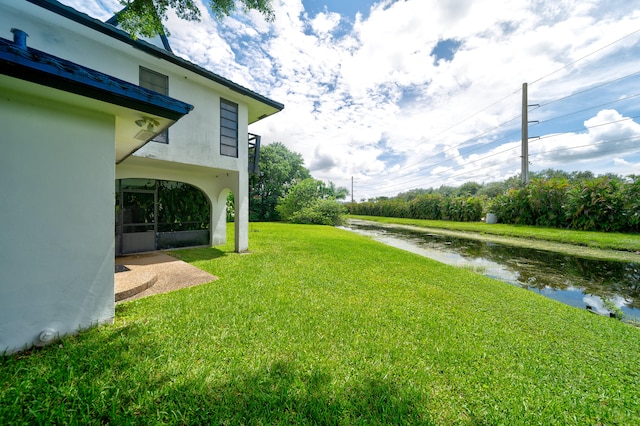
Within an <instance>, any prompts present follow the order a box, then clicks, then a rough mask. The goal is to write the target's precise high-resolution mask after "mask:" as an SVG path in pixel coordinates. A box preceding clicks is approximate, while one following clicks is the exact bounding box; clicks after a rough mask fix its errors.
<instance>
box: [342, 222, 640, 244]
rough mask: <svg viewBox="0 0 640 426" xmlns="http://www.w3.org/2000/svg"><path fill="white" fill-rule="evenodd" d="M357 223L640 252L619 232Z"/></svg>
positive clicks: (638, 240)
mask: <svg viewBox="0 0 640 426" xmlns="http://www.w3.org/2000/svg"><path fill="white" fill-rule="evenodd" d="M349 217H351V218H354V219H362V220H371V221H375V222H380V223H397V224H401V225H412V226H418V227H422V228H433V229H450V230H453V231H463V232H476V233H481V234H491V235H498V236H504V237H515V238H526V239H534V240H542V241H552V242H557V243H564V244H574V245H578V246H585V247H593V248H598V249H603V250H622V251H630V252H637V251H640V234H621V233H616V232H588V231H573V230H567V229H558V228H543V227H539V226H524V225H505V224H492V225H488V224H486V223H484V222H450V221H446V220H418V219H402V218H395V217H378V216H355V215H352V216H349Z"/></svg>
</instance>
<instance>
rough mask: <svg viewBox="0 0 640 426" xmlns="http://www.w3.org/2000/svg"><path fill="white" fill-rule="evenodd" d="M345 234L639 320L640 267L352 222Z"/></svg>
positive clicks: (625, 263) (572, 302)
mask: <svg viewBox="0 0 640 426" xmlns="http://www.w3.org/2000/svg"><path fill="white" fill-rule="evenodd" d="M345 229H349V230H352V231H355V232H357V233H360V234H363V235H368V236H371V237H372V238H374V239H375V240H378V241H380V242H383V243H385V244H388V245H390V246H393V247H397V248H400V249H403V250H407V251H410V252H413V253H416V254H420V255H422V256H425V257H429V258H431V259H434V260H437V261H439V262H442V263H446V264H449V265H455V266H459V267H463V268H468V269H471V270H473V271H475V272H478V273H481V274H484V275H486V276H489V277H491V278H495V279H498V280H501V281H505V282H508V283H510V284H513V285H517V286H520V287H523V288H526V289H529V290H531V291H535V292H537V293H539V294H542V295H544V296H547V297H550V298H552V299H555V300H558V301H561V302H563V303H566V304H568V305H572V306H576V307H579V308H582V309H584V308H585V307H586V306H587V305H589V306H591V307H592V308H593V310H594V311H596V312H598V313H601V314H607V313H608V310H607V309H606V308H605V307H604V306H603V298H605V299H607V300H609V301H610V302H612V303H614V304H615V305H616V306H618V307H619V308H620V309H622V311H623V312H624V313H625V314H626V315H627V316H633V317H640V285H639V283H640V265H639V264H638V263H628V262H612V261H600V260H592V259H584V258H579V257H574V256H569V255H564V254H559V253H553V252H547V251H542V250H533V249H526V248H520V247H512V246H506V245H502V244H496V243H489V242H483V241H476V240H467V239H462V238H455V237H450V236H445V235H439V234H429V233H425V232H419V231H412V230H408V229H404V228H393V227H388V226H381V225H380V226H378V225H371V224H363V223H358V222H351V223H350V224H349V226H348V227H346V228H345Z"/></svg>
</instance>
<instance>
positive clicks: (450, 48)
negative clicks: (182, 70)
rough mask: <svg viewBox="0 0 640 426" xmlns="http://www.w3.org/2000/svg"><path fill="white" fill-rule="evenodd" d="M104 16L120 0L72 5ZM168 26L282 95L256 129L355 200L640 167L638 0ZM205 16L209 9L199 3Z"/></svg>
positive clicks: (288, 0)
mask: <svg viewBox="0 0 640 426" xmlns="http://www.w3.org/2000/svg"><path fill="white" fill-rule="evenodd" d="M63 2H64V3H65V4H68V5H70V6H72V7H75V8H76V9H78V10H81V11H83V12H85V13H88V14H89V15H91V16H94V17H96V18H99V19H106V18H108V17H109V16H111V14H112V13H113V12H114V11H115V10H118V9H119V7H120V6H119V3H118V2H117V0H64V1H63ZM273 5H274V8H275V11H276V20H275V22H273V23H266V22H265V21H264V20H263V19H262V17H261V16H260V15H259V14H258V13H255V12H252V13H249V14H248V15H245V14H243V13H238V14H235V15H233V16H231V17H228V18H225V19H223V20H222V21H216V20H214V19H212V18H211V17H210V16H209V15H208V14H206V12H205V13H204V14H203V17H204V19H203V21H202V22H200V23H197V24H193V23H186V22H183V21H180V20H179V19H177V18H175V17H173V16H171V17H170V18H169V20H168V22H167V23H166V25H167V27H168V28H169V30H170V32H171V37H170V42H171V45H172V48H173V50H174V52H176V54H178V55H180V56H182V57H184V58H186V59H189V60H190V61H192V62H194V63H197V64H199V65H201V66H203V67H205V68H207V69H209V70H211V71H213V72H216V73H218V74H220V75H222V76H224V77H226V78H229V79H231V80H233V81H235V82H237V83H239V84H242V85H244V86H246V87H248V88H250V89H252V90H255V91H257V92H259V93H261V94H264V95H266V96H268V97H271V98H272V99H275V100H277V101H279V102H282V103H284V104H285V109H284V110H283V111H282V112H281V113H279V114H276V115H275V116H273V117H269V118H267V119H265V120H263V121H261V122H258V123H256V124H255V125H253V126H251V128H250V131H252V132H253V133H258V134H261V135H262V136H263V141H264V142H266V143H272V142H275V141H279V142H282V143H284V144H285V145H287V146H288V147H289V148H290V149H291V150H293V151H295V152H299V153H300V154H302V155H303V157H304V159H305V164H306V166H307V167H308V168H309V169H310V170H311V173H312V175H313V176H314V177H316V178H319V179H323V180H327V181H328V180H330V181H333V182H334V183H335V184H336V185H339V186H345V187H350V186H351V177H353V178H354V196H355V198H356V199H363V198H370V197H375V196H381V195H384V196H393V195H395V194H397V193H398V192H404V191H407V190H410V189H414V188H428V187H438V186H440V185H460V184H462V183H464V182H466V181H471V180H473V181H477V182H491V181H496V180H502V179H505V178H507V177H510V176H513V175H514V174H517V173H519V171H520V123H521V104H522V93H521V88H522V83H525V82H527V83H528V84H529V87H528V92H529V102H528V103H529V104H532V105H533V104H538V105H539V106H531V107H530V108H529V110H530V111H529V120H531V121H537V122H539V123H532V124H531V125H530V128H529V135H530V136H531V137H532V138H531V140H530V146H529V153H530V169H531V170H532V171H538V170H542V169H546V168H554V169H563V170H567V171H573V170H591V171H593V172H594V173H596V174H603V173H609V172H612V173H617V174H621V175H628V174H640V124H639V123H640V1H638V0H632V1H624V2H623V1H615V2H612V1H610V0H510V1H509V2H497V1H496V0H451V1H446V2H444V1H438V0H403V1H391V0H383V1H364V0H349V1H346V0H332V1H325V0H302V1H301V0H273ZM203 10H204V6H203Z"/></svg>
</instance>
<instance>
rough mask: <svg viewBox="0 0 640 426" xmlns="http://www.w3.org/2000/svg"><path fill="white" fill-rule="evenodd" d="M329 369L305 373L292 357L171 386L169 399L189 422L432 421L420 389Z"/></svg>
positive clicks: (327, 423)
mask: <svg viewBox="0 0 640 426" xmlns="http://www.w3.org/2000/svg"><path fill="white" fill-rule="evenodd" d="M332 381H333V380H332V377H331V375H330V374H329V373H327V372H326V371H317V370H315V371H312V372H308V373H301V372H300V369H297V368H296V367H295V366H294V365H293V364H292V363H288V362H283V361H278V362H274V363H272V364H271V365H270V366H268V368H266V369H264V370H262V371H258V372H253V373H250V374H249V373H247V374H240V375H238V376H237V377H235V378H234V380H233V381H232V382H227V383H224V384H218V385H215V384H214V385H211V386H208V385H207V384H206V383H199V384H195V383H194V384H190V385H186V386H185V385H183V386H179V387H175V388H172V389H171V391H170V392H169V393H168V394H167V396H166V397H167V400H166V401H165V403H168V404H173V403H175V402H178V403H179V404H180V406H179V407H176V408H177V411H178V412H181V413H184V414H185V418H183V419H180V420H181V421H185V422H194V421H195V422H197V423H200V422H202V423H218V424H322V425H333V424H353V423H357V424H428V423H430V422H429V421H428V420H427V419H423V418H421V416H420V414H419V410H418V408H417V407H419V406H420V401H421V398H420V396H419V395H415V394H414V395H412V394H411V393H410V392H408V391H407V389H406V388H403V387H402V386H400V385H398V384H395V383H392V382H389V381H388V380H385V379H383V378H366V379H364V380H362V381H360V382H354V383H353V384H352V385H351V386H349V387H347V388H338V387H335V386H333V384H332Z"/></svg>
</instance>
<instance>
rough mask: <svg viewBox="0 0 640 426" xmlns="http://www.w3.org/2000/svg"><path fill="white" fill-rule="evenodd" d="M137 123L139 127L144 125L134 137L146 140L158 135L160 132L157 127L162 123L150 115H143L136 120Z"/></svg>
mask: <svg viewBox="0 0 640 426" xmlns="http://www.w3.org/2000/svg"><path fill="white" fill-rule="evenodd" d="M136 124H137V125H138V127H142V130H140V131H139V132H138V133H137V134H136V135H135V136H134V137H135V138H136V139H138V140H141V141H145V142H146V141H148V140H149V139H151V138H153V137H154V136H156V134H157V133H158V132H157V131H156V130H155V128H156V127H157V126H159V125H160V123H159V122H158V121H156V120H154V119H153V118H149V117H142V118H141V119H140V120H136Z"/></svg>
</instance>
